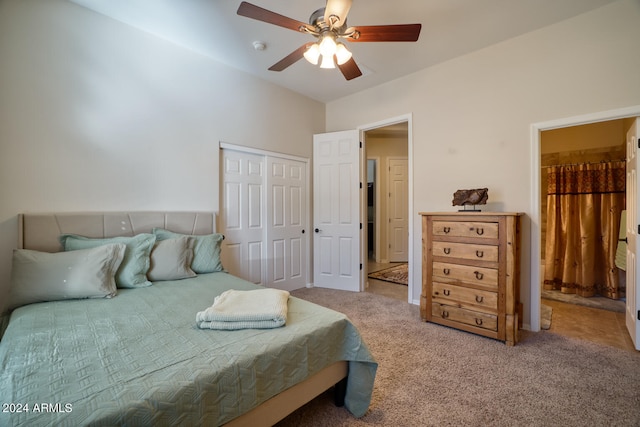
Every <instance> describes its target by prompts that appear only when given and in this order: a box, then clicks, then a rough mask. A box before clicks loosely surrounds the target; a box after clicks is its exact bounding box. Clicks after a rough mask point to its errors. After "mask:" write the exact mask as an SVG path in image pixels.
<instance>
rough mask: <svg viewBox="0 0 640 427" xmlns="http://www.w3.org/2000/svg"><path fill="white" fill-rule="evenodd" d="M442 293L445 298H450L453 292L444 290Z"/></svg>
mask: <svg viewBox="0 0 640 427" xmlns="http://www.w3.org/2000/svg"><path fill="white" fill-rule="evenodd" d="M442 293H443V294H444V295H445V296H449V295H451V291H450V290H449V289H443V290H442Z"/></svg>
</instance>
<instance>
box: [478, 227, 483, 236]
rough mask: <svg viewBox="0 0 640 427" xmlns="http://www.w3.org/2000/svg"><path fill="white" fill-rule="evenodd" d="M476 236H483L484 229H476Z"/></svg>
mask: <svg viewBox="0 0 640 427" xmlns="http://www.w3.org/2000/svg"><path fill="white" fill-rule="evenodd" d="M476 234H477V235H478V236H482V235H483V234H484V228H476Z"/></svg>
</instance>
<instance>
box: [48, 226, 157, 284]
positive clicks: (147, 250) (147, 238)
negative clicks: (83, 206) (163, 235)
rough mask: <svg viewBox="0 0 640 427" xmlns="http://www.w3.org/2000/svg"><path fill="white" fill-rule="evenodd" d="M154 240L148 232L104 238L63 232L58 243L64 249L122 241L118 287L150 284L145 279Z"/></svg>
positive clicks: (117, 279) (73, 249) (69, 249)
mask: <svg viewBox="0 0 640 427" xmlns="http://www.w3.org/2000/svg"><path fill="white" fill-rule="evenodd" d="M155 242H156V236H154V235H153V234H149V233H143V234H138V235H136V236H133V237H126V236H122V237H111V238H104V239H92V238H89V237H84V236H78V235H75V234H63V235H61V236H60V243H62V247H63V248H64V250H65V251H75V250H78V249H88V248H95V247H97V246H102V245H106V244H109V243H124V244H125V245H126V246H127V249H126V250H125V253H124V260H123V261H122V264H120V268H119V269H118V272H117V273H116V285H117V286H118V287H119V288H142V287H145V286H151V282H150V281H149V280H147V271H149V265H150V260H149V256H150V254H151V249H153V245H154V243H155Z"/></svg>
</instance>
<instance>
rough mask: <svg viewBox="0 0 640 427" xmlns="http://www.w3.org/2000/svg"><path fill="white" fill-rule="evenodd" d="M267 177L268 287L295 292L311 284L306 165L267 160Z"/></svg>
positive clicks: (297, 162)
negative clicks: (306, 226) (308, 260)
mask: <svg viewBox="0 0 640 427" xmlns="http://www.w3.org/2000/svg"><path fill="white" fill-rule="evenodd" d="M267 174H268V179H267V183H268V185H267V188H268V194H269V195H268V197H267V203H266V207H267V221H268V224H269V226H268V227H267V229H266V231H267V238H266V242H267V248H268V249H269V250H268V251H267V253H268V259H267V261H266V264H267V266H266V267H267V284H268V285H269V286H271V287H275V288H278V289H284V290H288V291H292V290H294V289H298V288H302V287H304V286H306V284H307V279H306V277H307V249H306V248H307V230H306V229H305V223H306V218H307V209H306V206H307V201H306V191H305V188H306V186H307V183H306V181H307V169H306V164H305V163H304V162H300V161H295V160H289V159H282V158H274V157H267Z"/></svg>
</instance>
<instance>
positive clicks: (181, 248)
mask: <svg viewBox="0 0 640 427" xmlns="http://www.w3.org/2000/svg"><path fill="white" fill-rule="evenodd" d="M193 244H194V241H193V239H192V238H191V237H187V236H182V237H178V238H176V239H167V240H159V241H157V242H156V244H155V245H154V247H153V250H152V251H151V267H150V268H149V271H148V272H147V277H148V278H149V280H151V281H153V282H158V281H161V280H180V279H186V278H189V277H195V276H196V273H195V272H194V271H193V270H192V269H191V262H192V261H193Z"/></svg>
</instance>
